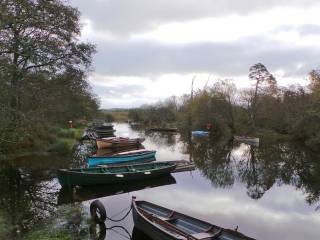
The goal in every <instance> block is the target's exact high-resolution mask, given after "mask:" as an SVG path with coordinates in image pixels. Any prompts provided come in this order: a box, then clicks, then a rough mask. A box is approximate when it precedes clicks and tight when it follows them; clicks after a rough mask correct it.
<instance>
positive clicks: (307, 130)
mask: <svg viewBox="0 0 320 240" xmlns="http://www.w3.org/2000/svg"><path fill="white" fill-rule="evenodd" d="M292 134H293V138H294V139H295V140H296V141H299V142H301V143H303V144H304V145H305V146H306V147H308V148H310V149H312V150H314V151H320V113H317V112H307V113H306V114H305V115H304V116H303V117H302V118H301V119H300V120H299V121H298V122H297V124H296V125H295V127H294V128H293V132H292Z"/></svg>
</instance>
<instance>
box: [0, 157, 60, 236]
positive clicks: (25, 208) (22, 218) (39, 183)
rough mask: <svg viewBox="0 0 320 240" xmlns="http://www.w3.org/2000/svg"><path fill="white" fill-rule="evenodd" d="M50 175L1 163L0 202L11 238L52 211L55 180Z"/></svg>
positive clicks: (54, 200) (53, 209)
mask: <svg viewBox="0 0 320 240" xmlns="http://www.w3.org/2000/svg"><path fill="white" fill-rule="evenodd" d="M48 176H49V178H48ZM50 178H51V176H50V174H47V173H46V172H42V173H39V172H37V173H36V172H34V173H33V172H26V171H24V170H23V169H21V168H15V167H13V166H12V165H9V164H6V163H4V162H2V164H1V167H0V185H1V192H0V204H1V208H2V214H3V216H4V218H5V219H6V223H7V225H8V226H9V227H10V230H9V233H8V235H9V238H15V237H16V236H17V235H19V233H23V232H25V231H26V230H27V229H29V228H31V227H32V226H33V225H34V224H35V223H37V222H39V221H40V220H42V219H45V218H47V217H48V216H50V215H51V214H52V213H53V212H54V211H55V209H56V207H55V202H56V197H57V191H58V190H57V188H56V187H55V185H56V184H57V183H54V182H53V181H51V179H50Z"/></svg>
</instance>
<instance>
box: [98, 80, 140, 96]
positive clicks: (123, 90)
mask: <svg viewBox="0 0 320 240" xmlns="http://www.w3.org/2000/svg"><path fill="white" fill-rule="evenodd" d="M93 90H94V92H95V93H97V94H99V95H100V96H104V97H107V98H117V97H118V98H121V97H122V96H124V95H129V96H131V97H139V96H140V95H141V92H143V91H145V87H143V86H141V85H136V84H124V85H119V86H103V85H99V84H96V83H95V84H93Z"/></svg>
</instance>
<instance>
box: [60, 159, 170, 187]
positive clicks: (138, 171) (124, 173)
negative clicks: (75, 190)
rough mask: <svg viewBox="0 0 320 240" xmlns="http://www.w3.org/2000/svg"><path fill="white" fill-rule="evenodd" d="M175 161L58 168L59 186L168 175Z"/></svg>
mask: <svg viewBox="0 0 320 240" xmlns="http://www.w3.org/2000/svg"><path fill="white" fill-rule="evenodd" d="M175 167H176V164H175V163H161V162H158V163H147V164H136V165H133V166H131V165H127V166H122V167H107V168H77V169H60V170H58V174H57V175H58V180H59V183H60V185H61V186H76V185H79V186H86V185H98V184H117V183H122V182H130V181H133V180H142V179H148V178H155V177H160V176H164V175H169V174H170V173H171V172H172V171H173V170H174V169H175Z"/></svg>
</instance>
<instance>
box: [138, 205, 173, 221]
mask: <svg viewBox="0 0 320 240" xmlns="http://www.w3.org/2000/svg"><path fill="white" fill-rule="evenodd" d="M141 207H142V209H143V210H145V211H146V212H148V213H151V214H155V215H157V216H160V217H165V218H166V217H168V213H166V212H162V211H160V210H158V209H155V208H152V207H151V206H148V205H142V206H141Z"/></svg>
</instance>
